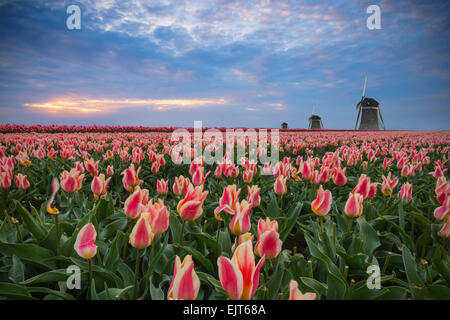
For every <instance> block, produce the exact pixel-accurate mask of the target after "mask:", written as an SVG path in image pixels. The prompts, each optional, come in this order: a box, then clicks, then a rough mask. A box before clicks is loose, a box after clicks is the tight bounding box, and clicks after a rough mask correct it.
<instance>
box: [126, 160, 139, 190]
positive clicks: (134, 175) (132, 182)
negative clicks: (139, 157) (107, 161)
mask: <svg viewBox="0 0 450 320" xmlns="http://www.w3.org/2000/svg"><path fill="white" fill-rule="evenodd" d="M141 168H142V167H139V168H138V170H137V171H135V169H134V163H132V164H131V165H130V166H129V167H128V168H127V169H125V170H124V171H123V172H122V173H121V175H123V178H122V184H123V187H124V188H125V190H127V191H128V192H133V191H134V189H135V188H136V187H137V186H139V184H141V183H142V182H143V181H141V180H139V173H140V172H141Z"/></svg>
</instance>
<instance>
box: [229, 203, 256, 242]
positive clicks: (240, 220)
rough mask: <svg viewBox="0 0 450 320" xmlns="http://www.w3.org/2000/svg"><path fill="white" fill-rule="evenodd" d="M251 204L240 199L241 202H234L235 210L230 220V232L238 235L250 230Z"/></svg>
mask: <svg viewBox="0 0 450 320" xmlns="http://www.w3.org/2000/svg"><path fill="white" fill-rule="evenodd" d="M251 209H252V205H251V204H249V203H248V202H247V201H246V200H242V202H241V203H239V202H238V203H236V210H235V214H234V216H233V219H232V220H231V222H230V225H229V227H230V230H231V232H232V233H233V234H234V235H236V236H238V235H241V234H243V233H246V232H248V231H249V230H250V216H249V215H250V211H251Z"/></svg>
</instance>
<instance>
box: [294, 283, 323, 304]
mask: <svg viewBox="0 0 450 320" xmlns="http://www.w3.org/2000/svg"><path fill="white" fill-rule="evenodd" d="M316 299H317V294H315V293H313V292H306V293H305V294H303V293H302V292H301V291H300V290H299V289H298V283H297V281H295V280H291V282H289V300H316Z"/></svg>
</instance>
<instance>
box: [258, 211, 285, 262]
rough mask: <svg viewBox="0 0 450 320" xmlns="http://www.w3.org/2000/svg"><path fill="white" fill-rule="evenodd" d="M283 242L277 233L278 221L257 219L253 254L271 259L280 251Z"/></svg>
mask: <svg viewBox="0 0 450 320" xmlns="http://www.w3.org/2000/svg"><path fill="white" fill-rule="evenodd" d="M282 244H283V242H282V241H281V240H280V235H279V234H278V222H277V221H276V220H274V221H270V219H269V217H267V218H266V221H264V220H263V219H259V222H258V241H257V242H256V245H255V254H256V255H257V256H259V257H262V256H265V257H266V259H273V258H275V257H277V256H278V254H279V253H280V251H281V246H282Z"/></svg>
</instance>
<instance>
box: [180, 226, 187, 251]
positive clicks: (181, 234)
mask: <svg viewBox="0 0 450 320" xmlns="http://www.w3.org/2000/svg"><path fill="white" fill-rule="evenodd" d="M185 224H186V220H183V224H182V225H181V231H180V245H182V244H183V233H184V225H185Z"/></svg>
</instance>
